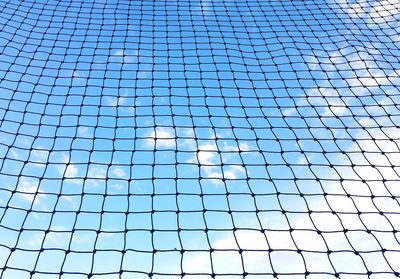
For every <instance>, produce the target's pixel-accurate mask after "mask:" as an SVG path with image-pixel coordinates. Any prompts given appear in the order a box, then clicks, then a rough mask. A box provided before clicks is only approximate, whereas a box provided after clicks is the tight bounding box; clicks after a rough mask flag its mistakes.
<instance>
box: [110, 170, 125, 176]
mask: <svg viewBox="0 0 400 279" xmlns="http://www.w3.org/2000/svg"><path fill="white" fill-rule="evenodd" d="M112 173H113V174H114V175H115V176H117V177H126V173H125V171H124V169H122V168H115V169H113V171H112Z"/></svg>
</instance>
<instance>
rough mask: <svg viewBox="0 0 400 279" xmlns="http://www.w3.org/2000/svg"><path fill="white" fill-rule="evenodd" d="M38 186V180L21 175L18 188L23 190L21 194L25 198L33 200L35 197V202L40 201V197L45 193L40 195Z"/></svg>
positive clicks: (20, 190)
mask: <svg viewBox="0 0 400 279" xmlns="http://www.w3.org/2000/svg"><path fill="white" fill-rule="evenodd" d="M38 188H39V184H38V181H37V180H35V179H33V178H29V177H21V178H20V179H19V182H18V187H17V190H18V191H19V192H22V193H21V195H20V196H21V197H22V198H23V199H24V200H27V201H29V202H32V201H33V200H34V199H35V203H39V201H40V197H41V196H42V197H43V194H41V195H38ZM35 197H36V198H35Z"/></svg>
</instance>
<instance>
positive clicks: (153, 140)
mask: <svg viewBox="0 0 400 279" xmlns="http://www.w3.org/2000/svg"><path fill="white" fill-rule="evenodd" d="M146 137H147V138H146V139H145V141H144V144H145V146H147V147H152V148H154V147H157V148H167V149H169V148H174V147H175V144H176V138H175V131H174V129H172V128H167V127H157V128H156V129H155V131H153V132H151V133H150V134H148V135H147V136H146ZM156 144H157V146H155V145H156Z"/></svg>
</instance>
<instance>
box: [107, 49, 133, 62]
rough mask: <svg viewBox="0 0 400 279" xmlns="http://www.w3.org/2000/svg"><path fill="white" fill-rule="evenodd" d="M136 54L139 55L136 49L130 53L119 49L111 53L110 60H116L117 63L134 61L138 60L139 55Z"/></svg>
mask: <svg viewBox="0 0 400 279" xmlns="http://www.w3.org/2000/svg"><path fill="white" fill-rule="evenodd" d="M138 55H139V53H138V51H135V52H134V53H132V54H128V53H126V52H125V51H124V50H122V49H119V50H116V51H115V52H114V53H113V54H112V56H111V59H110V60H111V61H112V62H118V63H134V62H136V61H137V60H138V57H139V56H138Z"/></svg>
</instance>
